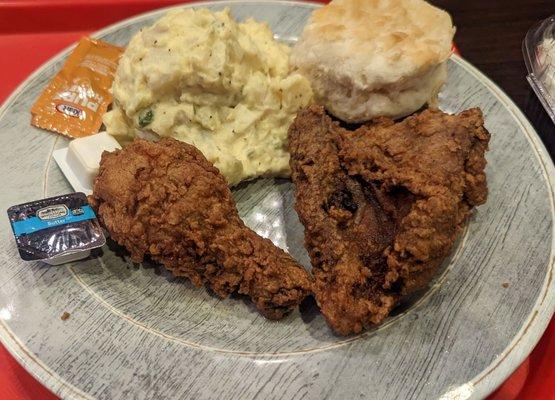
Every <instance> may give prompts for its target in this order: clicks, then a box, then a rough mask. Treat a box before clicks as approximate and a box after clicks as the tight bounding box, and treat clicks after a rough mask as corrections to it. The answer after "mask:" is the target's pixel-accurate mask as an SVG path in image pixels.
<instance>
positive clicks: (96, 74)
mask: <svg viewBox="0 0 555 400" xmlns="http://www.w3.org/2000/svg"><path fill="white" fill-rule="evenodd" d="M122 52H123V49H122V48H120V47H116V46H113V45H111V44H109V43H105V42H102V41H100V40H93V39H90V38H87V37H85V38H82V39H81V40H80V41H79V43H78V44H77V47H75V49H74V50H73V52H72V53H71V54H70V55H69V57H68V59H67V61H66V63H65V64H64V66H63V67H62V69H61V70H60V72H58V74H57V75H56V76H55V77H54V79H52V81H51V82H50V83H49V84H48V86H47V87H46V89H45V90H44V92H42V94H41V95H40V97H39V98H38V100H37V101H36V102H35V104H34V105H33V108H32V109H31V115H32V118H31V124H32V125H34V126H36V127H39V128H42V129H47V130H49V131H54V132H58V133H61V134H63V135H67V136H71V137H74V138H77V137H83V136H88V135H92V134H93V133H96V132H98V130H99V129H100V126H101V125H102V116H103V115H104V113H105V112H106V110H107V108H108V105H109V104H110V103H111V102H112V95H111V93H110V88H111V86H112V82H113V80H114V74H115V72H116V69H117V66H118V61H119V57H120V55H121V53H122Z"/></svg>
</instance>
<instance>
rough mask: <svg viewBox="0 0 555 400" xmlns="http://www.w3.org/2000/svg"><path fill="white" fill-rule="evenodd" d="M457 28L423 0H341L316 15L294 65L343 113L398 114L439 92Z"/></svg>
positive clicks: (354, 116) (349, 116) (348, 117)
mask: <svg viewBox="0 0 555 400" xmlns="http://www.w3.org/2000/svg"><path fill="white" fill-rule="evenodd" d="M454 33H455V28H454V27H453V24H452V20H451V17H450V16H449V14H448V13H447V12H445V11H443V10H441V9H439V8H436V7H433V6H432V5H430V4H428V3H427V2H425V1H423V0H364V1H363V0H334V1H332V2H331V3H330V4H328V5H327V6H325V7H323V8H321V9H319V10H317V11H315V12H314V13H313V15H312V17H311V18H310V20H309V22H308V24H307V25H306V26H305V28H304V31H303V33H302V35H301V38H300V39H299V42H298V43H297V44H296V46H295V47H294V49H293V51H292V54H291V63H292V65H293V66H295V67H296V68H298V69H299V70H300V71H301V72H302V73H303V74H304V75H306V76H307V77H309V79H310V80H311V82H312V84H313V86H314V90H315V92H316V95H317V97H319V101H320V102H321V103H323V104H324V105H325V106H326V108H327V109H328V110H329V111H331V112H332V113H333V114H334V115H336V116H337V117H338V118H341V119H343V120H345V121H348V122H362V121H366V120H370V119H372V118H375V117H378V116H388V117H393V118H397V117H401V116H405V115H408V114H411V113H412V112H414V111H416V110H417V109H418V108H420V107H422V106H423V105H424V104H426V103H429V101H430V100H433V99H434V97H435V96H436V95H437V92H438V91H439V89H440V88H441V86H442V85H443V83H444V82H445V79H446V73H445V65H444V63H445V61H446V60H447V59H448V58H449V56H450V55H451V43H452V39H453V35H454Z"/></svg>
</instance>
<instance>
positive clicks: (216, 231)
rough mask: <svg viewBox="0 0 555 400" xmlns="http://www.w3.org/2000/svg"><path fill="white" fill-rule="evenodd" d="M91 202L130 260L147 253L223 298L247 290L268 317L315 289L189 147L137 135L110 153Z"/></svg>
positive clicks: (104, 159) (215, 172) (278, 314)
mask: <svg viewBox="0 0 555 400" xmlns="http://www.w3.org/2000/svg"><path fill="white" fill-rule="evenodd" d="M89 201H90V203H91V205H92V206H93V208H94V209H95V210H96V212H97V215H98V216H99V219H100V221H101V223H102V224H103V225H104V226H105V228H106V229H107V230H108V231H109V233H110V235H111V237H112V238H113V239H114V240H115V241H116V242H118V243H119V244H120V245H122V246H124V247H125V248H126V249H127V250H128V251H129V252H130V253H131V258H132V260H133V261H135V262H141V261H142V260H143V258H144V257H145V256H147V255H148V256H150V257H151V259H153V260H154V261H157V262H160V263H162V264H163V265H164V266H165V267H166V268H167V269H168V270H170V271H171V272H172V273H173V275H175V276H184V277H187V278H189V279H190V280H191V281H192V282H193V283H194V284H195V285H196V286H201V285H206V286H208V287H210V288H211V289H212V290H213V291H214V292H215V293H216V294H217V295H219V296H221V297H222V298H225V297H227V296H228V295H230V294H231V293H233V292H238V293H241V294H245V295H247V296H249V297H250V298H251V300H252V301H253V303H254V304H255V306H256V307H257V309H258V310H259V311H260V312H261V313H262V314H263V315H264V316H265V317H267V318H269V319H280V318H282V317H283V316H285V315H286V314H287V313H288V312H290V311H291V310H292V309H293V308H295V307H296V306H298V304H299V303H300V302H301V301H302V300H303V299H304V298H305V296H306V295H307V294H308V293H309V292H310V291H311V285H312V282H311V278H310V276H309V275H308V273H307V272H306V270H305V269H304V268H303V267H302V266H300V265H299V264H297V262H295V261H294V260H293V259H292V258H291V257H290V256H289V255H288V254H287V253H286V252H284V251H283V250H281V249H279V248H278V247H276V246H274V245H273V244H272V242H271V241H270V240H268V239H264V238H262V237H260V236H258V235H257V234H256V233H255V232H253V231H252V230H251V229H249V228H247V227H246V226H245V225H244V223H243V222H242V221H241V219H240V218H239V215H238V214H237V209H236V207H235V203H234V201H233V198H232V196H231V192H230V190H229V188H228V186H227V184H226V182H225V180H224V178H223V177H222V175H221V174H220V173H219V171H218V170H217V169H216V168H215V167H214V166H213V165H212V164H211V163H209V162H208V161H207V160H206V159H205V158H204V156H203V155H202V154H201V153H200V152H199V151H198V150H197V149H196V148H195V147H193V146H191V145H188V144H185V143H183V142H179V141H177V140H174V139H169V138H165V139H161V140H160V141H158V142H148V141H145V140H135V141H134V142H133V143H131V144H130V145H128V146H126V147H125V148H124V149H122V150H116V151H115V152H112V153H107V152H105V153H104V154H103V155H102V161H101V163H100V170H99V174H98V176H97V178H96V180H95V183H94V191H93V194H92V196H90V197H89Z"/></svg>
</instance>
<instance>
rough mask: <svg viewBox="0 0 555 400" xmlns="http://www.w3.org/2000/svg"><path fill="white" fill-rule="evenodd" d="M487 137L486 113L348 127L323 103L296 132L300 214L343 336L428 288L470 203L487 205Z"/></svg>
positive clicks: (325, 299) (321, 297)
mask: <svg viewBox="0 0 555 400" xmlns="http://www.w3.org/2000/svg"><path fill="white" fill-rule="evenodd" d="M488 141H489V133H488V132H487V131H486V129H485V128H484V127H483V118H482V114H481V112H480V110H478V109H472V110H468V111H465V112H463V113H461V114H459V115H447V114H444V113H442V112H440V111H437V110H426V111H424V112H422V113H420V114H418V115H415V116H412V117H408V118H406V119H405V120H404V121H402V122H400V123H397V124H395V123H394V122H393V121H391V120H389V119H386V118H382V119H380V120H378V121H375V123H374V124H371V125H368V126H363V127H361V128H359V129H357V130H356V131H348V130H346V129H343V128H341V127H339V125H338V124H337V123H334V122H332V120H331V119H330V118H329V117H328V116H327V115H326V114H325V112H324V110H323V108H322V107H319V106H312V107H310V108H308V109H306V110H303V111H301V112H300V113H299V114H298V116H297V119H296V120H295V122H294V123H293V124H292V125H291V127H290V129H289V148H290V152H291V161H290V164H291V169H292V179H293V182H294V183H295V187H296V210H297V212H298V214H299V217H300V219H301V221H302V223H303V224H304V226H305V240H306V247H307V249H308V251H309V254H310V257H311V261H312V265H313V267H314V269H313V272H314V275H315V278H316V282H315V288H314V291H315V296H316V300H317V302H318V305H319V306H320V308H321V310H322V313H323V314H324V316H325V317H326V319H327V321H328V323H329V324H330V325H331V326H332V328H333V329H334V330H335V331H336V332H337V333H339V334H342V335H348V334H351V333H358V332H360V331H361V330H362V329H364V327H366V326H368V325H370V324H378V323H380V322H381V321H383V319H384V318H385V317H386V316H387V315H388V314H389V312H390V311H391V310H392V308H393V307H394V306H395V304H396V303H397V302H398V301H399V299H400V298H401V297H402V296H405V295H407V294H409V293H410V292H412V291H414V290H416V289H418V288H421V287H423V286H424V285H426V284H427V282H428V281H429V280H430V279H431V278H432V276H433V274H434V272H435V271H436V269H437V267H438V266H439V265H440V264H441V262H442V261H443V260H444V258H445V257H446V256H447V255H448V254H449V252H450V251H451V248H452V246H453V243H454V242H455V240H456V238H457V236H458V234H459V232H460V230H461V228H462V226H463V225H464V223H465V221H466V219H467V217H468V216H469V214H470V211H471V209H472V207H474V206H476V205H479V204H482V203H484V202H485V201H486V197H487V186H486V177H485V174H484V167H485V164H486V162H485V159H484V152H485V151H486V150H487V146H488Z"/></svg>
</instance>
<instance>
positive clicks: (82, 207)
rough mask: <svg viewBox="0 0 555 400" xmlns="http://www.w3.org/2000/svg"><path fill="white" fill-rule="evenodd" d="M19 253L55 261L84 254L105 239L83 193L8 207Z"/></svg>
mask: <svg viewBox="0 0 555 400" xmlns="http://www.w3.org/2000/svg"><path fill="white" fill-rule="evenodd" d="M8 218H9V219H10V223H11V226H12V231H13V234H14V237H15V242H16V244H17V248H18V250H19V255H20V256H21V258H22V259H23V260H25V261H43V262H45V263H48V264H52V265H58V264H63V263H66V262H70V261H75V260H80V259H82V258H86V257H88V256H89V255H90V254H91V250H92V249H95V248H98V247H101V246H103V245H104V244H105V243H106V239H105V237H104V232H103V231H102V228H101V227H100V224H99V223H98V220H97V218H96V215H95V213H94V211H93V209H92V208H91V206H90V205H89V204H88V202H87V197H86V196H85V194H84V193H70V194H65V195H61V196H56V197H50V198H48V199H41V200H36V201H31V202H29V203H25V204H19V205H17V206H12V207H10V208H9V209H8Z"/></svg>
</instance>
